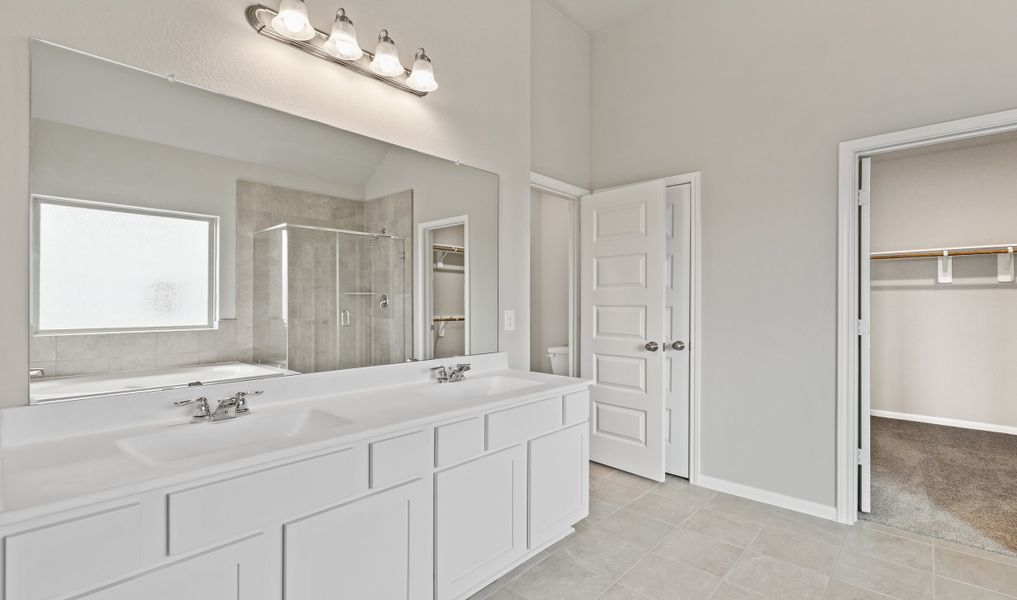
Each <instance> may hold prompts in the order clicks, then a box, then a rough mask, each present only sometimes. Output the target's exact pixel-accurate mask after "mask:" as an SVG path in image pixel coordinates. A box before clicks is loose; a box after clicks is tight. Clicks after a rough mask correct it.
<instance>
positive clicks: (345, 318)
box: [339, 308, 352, 327]
mask: <svg viewBox="0 0 1017 600" xmlns="http://www.w3.org/2000/svg"><path fill="white" fill-rule="evenodd" d="M351 322H352V319H351V316H350V310H349V309H348V308H344V309H342V310H341V311H340V312H339V326H340V327H349V326H350V323H351Z"/></svg>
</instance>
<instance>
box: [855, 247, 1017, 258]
mask: <svg viewBox="0 0 1017 600" xmlns="http://www.w3.org/2000/svg"><path fill="white" fill-rule="evenodd" d="M1011 248H1015V249H1017V243H1013V244H995V245H992V246H957V247H954V248H924V249H921V250H894V251H892V252H873V253H871V254H870V255H869V256H870V257H871V258H872V260H898V259H907V258H943V256H944V253H946V254H945V255H946V256H979V255H984V254H1009V253H1010V252H1011Z"/></svg>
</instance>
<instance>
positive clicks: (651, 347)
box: [643, 342, 660, 352]
mask: <svg viewBox="0 0 1017 600" xmlns="http://www.w3.org/2000/svg"><path fill="white" fill-rule="evenodd" d="M643 348H646V351H647V352H656V351H657V350H659V349H660V344H658V343H657V342H646V345H645V346H643Z"/></svg>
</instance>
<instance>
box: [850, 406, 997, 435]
mask: <svg viewBox="0 0 1017 600" xmlns="http://www.w3.org/2000/svg"><path fill="white" fill-rule="evenodd" d="M869 414H870V415H872V416H873V417H883V418H884V419H897V420H899V421H915V422H917V423H929V424H931V425H946V426H947V427H961V428H963V429H977V430H978V431H993V432H996V433H1009V434H1010V435H1017V427H1013V426H1010V425H996V424H994V423H981V422H979V421H962V420H960V419H947V418H944V417H929V416H926V415H912V414H909V413H901V412H893V411H889V410H870V411H869Z"/></svg>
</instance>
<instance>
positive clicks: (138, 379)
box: [29, 362, 297, 404]
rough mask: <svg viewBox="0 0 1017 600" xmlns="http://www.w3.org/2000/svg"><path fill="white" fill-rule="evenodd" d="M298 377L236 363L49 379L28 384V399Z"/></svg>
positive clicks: (106, 394) (97, 394) (62, 397)
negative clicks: (289, 376)
mask: <svg viewBox="0 0 1017 600" xmlns="http://www.w3.org/2000/svg"><path fill="white" fill-rule="evenodd" d="M296 374H297V372H296V371H290V370H287V369H283V368H279V367H273V366H271V365H252V364H248V363H240V362H233V363H222V364H217V365H195V366H193V367H173V368H170V369H153V370H151V371H131V372H126V373H103V374H101V375H76V376H73V377H46V378H42V379H33V380H31V382H30V383H29V388H30V389H29V396H30V398H31V402H32V403H33V404H34V403H37V402H49V401H52V400H64V399H68V398H83V397H89V396H110V395H114V394H126V393H130V392H140V391H152V390H168V389H173V388H179V387H187V386H188V385H197V384H199V383H201V384H207V383H223V382H228V381H240V380H246V379H262V378H265V377H281V376H283V375H296Z"/></svg>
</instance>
